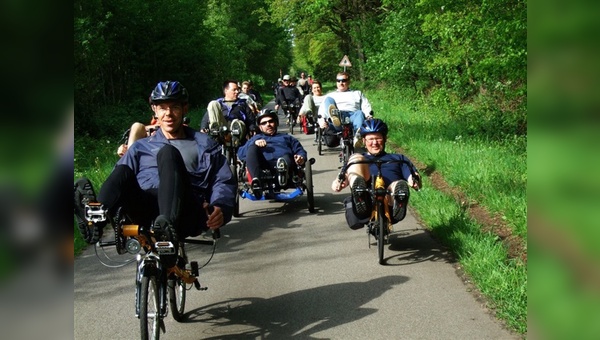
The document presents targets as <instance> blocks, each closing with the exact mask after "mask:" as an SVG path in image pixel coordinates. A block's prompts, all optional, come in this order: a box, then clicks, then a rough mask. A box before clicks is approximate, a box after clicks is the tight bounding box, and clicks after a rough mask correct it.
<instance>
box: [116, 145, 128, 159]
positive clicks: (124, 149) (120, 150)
mask: <svg viewBox="0 0 600 340" xmlns="http://www.w3.org/2000/svg"><path fill="white" fill-rule="evenodd" d="M125 152H127V144H121V145H119V148H118V149H117V155H119V157H123V155H124V154H125Z"/></svg>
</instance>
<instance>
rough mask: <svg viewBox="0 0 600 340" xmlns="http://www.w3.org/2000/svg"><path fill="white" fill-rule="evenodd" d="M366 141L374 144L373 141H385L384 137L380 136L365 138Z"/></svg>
mask: <svg viewBox="0 0 600 340" xmlns="http://www.w3.org/2000/svg"><path fill="white" fill-rule="evenodd" d="M365 141H367V143H369V144H373V143H381V142H383V138H378V137H374V138H365Z"/></svg>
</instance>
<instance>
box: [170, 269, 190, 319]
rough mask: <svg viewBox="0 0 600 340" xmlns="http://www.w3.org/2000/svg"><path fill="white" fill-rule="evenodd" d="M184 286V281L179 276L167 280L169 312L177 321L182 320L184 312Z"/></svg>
mask: <svg viewBox="0 0 600 340" xmlns="http://www.w3.org/2000/svg"><path fill="white" fill-rule="evenodd" d="M185 288H186V287H185V282H184V281H183V280H182V279H180V278H176V279H173V280H169V281H167V292H168V294H169V307H170V308H171V314H173V319H175V321H179V322H181V321H182V320H183V313H184V312H185V294H186V289H185Z"/></svg>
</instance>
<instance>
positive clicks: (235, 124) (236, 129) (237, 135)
mask: <svg viewBox="0 0 600 340" xmlns="http://www.w3.org/2000/svg"><path fill="white" fill-rule="evenodd" d="M243 132H244V128H243V127H242V123H241V122H240V120H239V119H234V120H233V121H232V122H231V136H232V140H233V145H234V146H238V145H239V144H240V140H241V139H242V133H243Z"/></svg>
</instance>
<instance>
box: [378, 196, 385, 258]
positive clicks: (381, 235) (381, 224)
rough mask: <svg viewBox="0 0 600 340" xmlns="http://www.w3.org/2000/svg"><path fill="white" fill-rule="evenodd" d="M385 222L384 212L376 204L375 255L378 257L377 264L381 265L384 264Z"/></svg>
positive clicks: (379, 205)
mask: <svg viewBox="0 0 600 340" xmlns="http://www.w3.org/2000/svg"><path fill="white" fill-rule="evenodd" d="M385 222H386V219H385V211H384V209H383V207H382V206H381V204H377V226H376V227H377V255H378V256H379V264H381V265H383V264H384V263H385V261H384V259H383V253H384V244H385V228H386V223H385Z"/></svg>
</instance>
